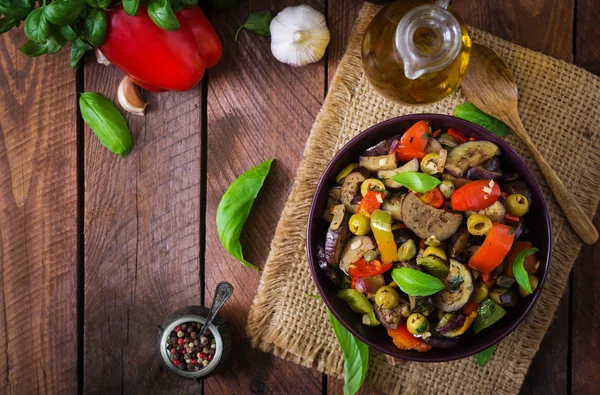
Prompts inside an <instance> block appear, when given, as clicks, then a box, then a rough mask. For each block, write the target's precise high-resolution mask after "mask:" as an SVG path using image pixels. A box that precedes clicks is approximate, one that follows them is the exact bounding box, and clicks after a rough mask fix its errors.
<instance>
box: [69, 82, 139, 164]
mask: <svg viewBox="0 0 600 395" xmlns="http://www.w3.org/2000/svg"><path fill="white" fill-rule="evenodd" d="M79 108H80V110H81V116H82V117H83V120H84V121H85V123H87V124H88V125H89V127H90V128H92V131H93V132H94V134H96V136H98V139H100V142H101V143H102V145H104V146H105V147H106V148H108V150H109V151H110V152H113V153H115V154H119V155H121V156H124V155H125V154H126V153H127V152H129V150H130V149H131V144H132V142H131V133H129V128H128V127H127V122H125V118H123V115H121V113H120V112H119V110H117V107H115V105H114V104H112V103H111V102H110V100H108V99H107V98H106V97H104V96H102V95H100V94H98V93H95V92H85V93H82V94H81V96H80V97H79Z"/></svg>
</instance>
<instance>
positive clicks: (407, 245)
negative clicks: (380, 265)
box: [398, 239, 417, 262]
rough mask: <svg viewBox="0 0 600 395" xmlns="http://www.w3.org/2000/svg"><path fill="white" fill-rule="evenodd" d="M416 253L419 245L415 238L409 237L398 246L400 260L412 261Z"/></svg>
mask: <svg viewBox="0 0 600 395" xmlns="http://www.w3.org/2000/svg"><path fill="white" fill-rule="evenodd" d="M415 255H417V246H416V245H415V242H414V241H413V239H408V241H406V242H404V243H402V245H401V246H400V247H399V248H398V260H399V261H400V262H407V261H410V260H411V259H413V258H414V257H415Z"/></svg>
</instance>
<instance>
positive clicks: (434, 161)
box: [420, 152, 440, 176]
mask: <svg viewBox="0 0 600 395" xmlns="http://www.w3.org/2000/svg"><path fill="white" fill-rule="evenodd" d="M439 159H440V156H439V155H438V154H436V153H433V152H432V153H430V154H427V155H425V157H424V158H423V159H422V160H421V166H420V167H421V171H422V172H423V173H425V174H429V175H430V176H432V175H434V174H437V173H438V161H439Z"/></svg>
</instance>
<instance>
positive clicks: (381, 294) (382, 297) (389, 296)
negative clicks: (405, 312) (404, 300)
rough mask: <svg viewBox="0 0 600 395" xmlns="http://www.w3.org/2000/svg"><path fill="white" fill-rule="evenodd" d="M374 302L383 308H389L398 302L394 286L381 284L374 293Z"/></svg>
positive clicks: (398, 297)
mask: <svg viewBox="0 0 600 395" xmlns="http://www.w3.org/2000/svg"><path fill="white" fill-rule="evenodd" d="M375 303H377V305H379V306H381V307H383V308H384V309H388V310H391V309H393V308H394V307H396V306H398V304H400V296H399V295H398V292H396V290H395V289H394V288H392V287H389V286H383V287H381V288H379V289H378V290H377V293H375Z"/></svg>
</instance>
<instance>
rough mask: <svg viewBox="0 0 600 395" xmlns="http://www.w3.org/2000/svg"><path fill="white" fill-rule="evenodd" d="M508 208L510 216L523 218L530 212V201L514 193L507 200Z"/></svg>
mask: <svg viewBox="0 0 600 395" xmlns="http://www.w3.org/2000/svg"><path fill="white" fill-rule="evenodd" d="M506 206H507V209H508V212H509V214H511V215H514V216H516V217H522V216H524V215H525V214H527V212H528V211H529V201H528V200H527V198H526V197H525V196H523V195H520V194H518V193H513V194H512V195H510V196H509V197H507V198H506Z"/></svg>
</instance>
